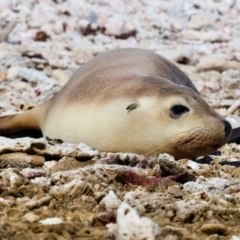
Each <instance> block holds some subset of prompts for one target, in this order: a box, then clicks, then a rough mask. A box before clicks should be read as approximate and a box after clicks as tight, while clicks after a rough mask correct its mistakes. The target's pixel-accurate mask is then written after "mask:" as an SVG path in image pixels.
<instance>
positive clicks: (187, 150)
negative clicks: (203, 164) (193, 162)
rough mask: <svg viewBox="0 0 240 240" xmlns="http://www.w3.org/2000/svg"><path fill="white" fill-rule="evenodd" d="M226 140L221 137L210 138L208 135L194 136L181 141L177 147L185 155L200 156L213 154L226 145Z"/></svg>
mask: <svg viewBox="0 0 240 240" xmlns="http://www.w3.org/2000/svg"><path fill="white" fill-rule="evenodd" d="M224 143H225V142H224V141H223V140H221V139H219V138H209V137H206V136H192V137H190V138H188V139H184V140H183V141H180V142H179V144H178V146H177V147H176V148H177V150H178V151H180V152H182V153H183V155H184V154H185V155H186V157H187V156H191V157H199V156H204V155H208V154H211V153H213V152H215V151H216V150H217V149H219V148H220V147H222V146H223V145H224Z"/></svg>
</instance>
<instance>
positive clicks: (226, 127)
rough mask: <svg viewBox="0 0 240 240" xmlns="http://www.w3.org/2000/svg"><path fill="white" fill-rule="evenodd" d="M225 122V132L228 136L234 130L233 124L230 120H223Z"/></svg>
mask: <svg viewBox="0 0 240 240" xmlns="http://www.w3.org/2000/svg"><path fill="white" fill-rule="evenodd" d="M223 123H224V125H225V128H224V131H225V134H226V136H228V135H229V134H230V133H231V131H232V126H231V124H230V123H229V122H228V121H223Z"/></svg>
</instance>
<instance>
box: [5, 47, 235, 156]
mask: <svg viewBox="0 0 240 240" xmlns="http://www.w3.org/2000/svg"><path fill="white" fill-rule="evenodd" d="M175 106H178V107H177V108H176V109H177V111H179V109H180V110H181V107H180V108H179V106H182V108H183V107H184V108H185V109H187V110H186V112H184V113H181V114H176V115H175V113H174V114H173V110H172V108H173V107H175ZM184 108H183V109H182V110H184ZM174 111H175V110H174ZM7 118H8V117H5V119H4V118H3V119H1V118H0V126H1V127H0V131H1V132H5V133H8V132H13V131H15V130H20V129H23V128H27V127H30V128H39V129H41V131H42V133H43V135H44V136H48V137H51V138H58V139H62V140H64V141H65V142H72V143H79V142H84V143H86V144H88V145H89V146H91V147H94V148H96V149H98V150H100V151H111V152H119V151H120V152H135V153H138V154H144V155H157V154H159V153H163V152H167V153H170V154H172V155H173V156H175V157H176V158H181V157H196V156H199V155H204V154H208V153H211V152H213V151H215V150H216V149H217V148H218V147H220V146H222V145H223V144H224V143H226V142H227V141H228V139H229V137H230V135H231V126H230V124H229V123H228V122H226V121H225V120H224V119H223V118H222V117H221V116H219V115H218V114H217V113H215V112H214V111H213V110H212V109H211V108H210V107H209V106H208V104H207V103H206V102H205V101H204V100H203V99H202V98H201V96H200V95H199V93H198V91H197V89H196V88H195V86H194V85H193V83H192V82H191V80H190V79H189V78H188V77H187V76H186V75H185V74H184V73H183V72H182V71H181V70H180V69H178V68H177V67H176V66H175V65H174V64H172V63H171V62H169V61H168V60H166V59H165V58H163V57H161V56H160V55H158V54H156V53H154V52H152V51H148V50H142V49H120V50H114V51H109V52H107V53H103V54H100V55H98V56H97V57H95V58H93V59H92V60H90V61H89V62H87V63H86V64H84V65H83V66H82V67H81V68H79V69H78V70H77V71H76V72H75V74H74V75H73V76H72V77H71V79H70V80H69V81H68V82H67V84H66V85H65V86H64V87H63V88H62V90H60V91H59V92H58V93H57V94H56V95H55V96H54V97H52V98H51V99H50V100H48V101H47V102H45V103H43V104H42V105H40V106H38V107H36V108H34V109H32V110H30V111H28V112H26V113H23V114H20V115H14V116H12V117H9V119H7ZM4 122H5V123H4Z"/></svg>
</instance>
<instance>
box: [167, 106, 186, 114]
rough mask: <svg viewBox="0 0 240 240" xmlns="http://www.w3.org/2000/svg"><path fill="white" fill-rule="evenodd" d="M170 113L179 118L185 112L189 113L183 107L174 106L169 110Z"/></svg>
mask: <svg viewBox="0 0 240 240" xmlns="http://www.w3.org/2000/svg"><path fill="white" fill-rule="evenodd" d="M170 111H171V113H172V114H173V115H175V116H181V115H183V114H184V113H186V112H189V108H187V107H185V106H183V105H174V106H172V107H171V109H170Z"/></svg>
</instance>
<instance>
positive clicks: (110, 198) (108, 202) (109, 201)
mask: <svg viewBox="0 0 240 240" xmlns="http://www.w3.org/2000/svg"><path fill="white" fill-rule="evenodd" d="M121 202H122V201H121V200H120V199H119V198H118V196H117V195H116V194H115V193H114V192H113V191H112V190H110V191H109V193H108V195H107V196H105V197H104V198H103V199H102V200H101V202H100V204H101V203H103V204H104V205H105V207H106V209H117V208H118V207H119V205H120V204H121Z"/></svg>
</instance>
